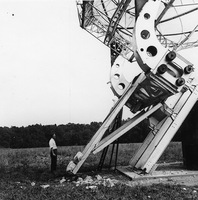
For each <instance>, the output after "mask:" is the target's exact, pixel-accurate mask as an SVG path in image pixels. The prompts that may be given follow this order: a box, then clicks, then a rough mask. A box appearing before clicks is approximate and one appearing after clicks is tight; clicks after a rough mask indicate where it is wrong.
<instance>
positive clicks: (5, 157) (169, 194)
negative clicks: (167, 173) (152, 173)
mask: <svg viewBox="0 0 198 200" xmlns="http://www.w3.org/2000/svg"><path fill="white" fill-rule="evenodd" d="M138 146H139V144H121V145H120V146H119V155H118V165H127V164H128V161H129V160H130V158H131V156H132V155H133V153H134V152H135V150H136V149H137V148H138ZM82 149H83V147H81V146H75V147H59V155H58V169H57V173H56V176H53V175H52V174H51V173H50V171H49V166H50V157H49V149H48V148H36V149H1V153H0V177H1V179H0V199H81V200H82V199H123V200H124V199H185V198H186V199H189V198H191V199H193V198H194V199H196V198H198V197H197V193H196V192H195V191H196V189H197V190H198V186H197V188H196V187H187V189H185V190H184V189H183V186H180V185H170V184H168V183H167V184H157V185H156V184H155V186H154V187H153V186H152V185H150V186H141V185H136V186H134V187H129V186H127V185H126V184H123V181H122V182H121V181H120V182H118V183H117V184H115V186H114V187H105V186H104V185H99V186H98V187H97V190H89V189H86V186H85V185H80V186H78V187H77V186H76V185H75V183H74V182H72V181H64V182H63V183H60V180H61V179H62V178H63V177H64V176H65V169H66V166H67V164H68V162H69V161H70V160H71V159H72V158H73V156H74V155H75V154H76V152H78V151H81V150H82ZM99 160H100V155H99V154H96V155H93V154H92V155H90V156H89V158H88V159H87V161H86V163H85V164H84V165H83V167H82V169H81V171H80V173H79V174H80V176H81V177H82V178H85V177H86V176H87V175H93V176H94V175H96V174H98V173H99V172H96V171H95V170H96V168H97V165H98V163H99ZM175 161H182V153H181V145H180V143H171V144H170V145H169V147H168V148H167V150H166V151H165V152H164V154H163V155H162V156H161V158H160V160H159V162H175ZM107 163H108V162H107ZM99 174H100V175H101V176H107V172H106V171H105V172H100V173H99ZM108 176H109V177H111V178H113V177H116V178H117V179H118V180H126V178H125V177H123V176H122V175H120V174H118V173H117V172H114V171H111V172H108ZM66 179H67V177H66ZM45 186H46V188H45Z"/></svg>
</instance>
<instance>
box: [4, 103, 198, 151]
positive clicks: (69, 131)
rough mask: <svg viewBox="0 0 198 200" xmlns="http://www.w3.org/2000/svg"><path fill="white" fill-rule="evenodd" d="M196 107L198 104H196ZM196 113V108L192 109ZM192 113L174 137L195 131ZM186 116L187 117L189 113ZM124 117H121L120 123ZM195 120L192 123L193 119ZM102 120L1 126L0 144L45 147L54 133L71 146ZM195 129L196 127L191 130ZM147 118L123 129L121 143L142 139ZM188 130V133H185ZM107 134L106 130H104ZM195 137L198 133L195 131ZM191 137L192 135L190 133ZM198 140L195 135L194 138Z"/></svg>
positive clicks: (59, 142) (86, 137)
mask: <svg viewBox="0 0 198 200" xmlns="http://www.w3.org/2000/svg"><path fill="white" fill-rule="evenodd" d="M197 108H198V106H197ZM194 111H195V113H196V115H197V113H198V109H196V110H194ZM196 115H195V114H193V115H191V118H190V119H188V121H187V120H185V121H187V122H185V123H183V125H182V127H181V128H180V129H179V131H178V132H177V134H176V135H175V137H174V138H173V140H174V141H181V137H182V134H181V133H182V132H189V131H188V130H189V127H191V129H192V131H191V132H198V127H196V128H195V127H194V125H192V124H191V122H192V119H194V120H196V119H197V116H196ZM188 118H189V117H188ZM126 121H127V120H122V124H123V123H125V122H126ZM194 124H195V123H194ZM101 125H102V122H91V123H90V124H74V123H68V124H66V125H56V124H55V125H41V124H35V125H30V126H27V127H23V126H22V127H16V126H12V127H10V128H9V127H0V147H4V148H34V147H47V146H48V142H49V140H50V137H51V134H52V133H56V136H57V139H56V142H57V145H58V146H73V145H86V144H87V143H88V142H89V140H90V139H91V138H92V136H93V135H94V134H95V133H96V131H97V130H98V129H99V128H100V126H101ZM194 129H196V130H194ZM149 131H150V129H149V122H148V120H146V119H145V120H144V121H142V122H141V123H139V124H138V125H137V126H136V127H134V128H133V129H131V130H130V131H128V132H127V133H125V134H124V135H123V136H122V137H120V138H119V142H120V143H137V142H143V140H144V139H145V138H146V136H147V135H148V133H149ZM188 134H189V133H188ZM106 135H107V134H106ZM194 135H196V137H198V134H194ZM190 138H192V137H190ZM196 141H198V138H197V140H196Z"/></svg>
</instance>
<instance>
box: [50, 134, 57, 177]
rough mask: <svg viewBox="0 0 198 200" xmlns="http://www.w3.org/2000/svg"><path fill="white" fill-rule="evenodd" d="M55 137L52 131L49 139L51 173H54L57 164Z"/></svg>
mask: <svg viewBox="0 0 198 200" xmlns="http://www.w3.org/2000/svg"><path fill="white" fill-rule="evenodd" d="M55 139H56V134H55V133H53V134H52V137H51V139H50V141H49V147H50V157H51V173H54V171H55V170H56V165H57V146H56V141H55Z"/></svg>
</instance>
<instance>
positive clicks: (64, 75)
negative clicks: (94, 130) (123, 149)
mask: <svg viewBox="0 0 198 200" xmlns="http://www.w3.org/2000/svg"><path fill="white" fill-rule="evenodd" d="M13 15H14V16H13ZM109 70H110V55H109V49H108V48H107V47H105V46H104V45H103V44H102V43H100V42H99V41H98V40H96V39H95V38H94V37H92V36H91V35H90V34H88V33H87V32H86V31H84V30H82V29H81V28H80V27H79V24H78V17H77V9H76V4H75V1H74V0H15V1H11V0H5V1H2V0H0V94H1V98H0V126H27V125H32V124H36V123H38V124H42V125H48V124H57V125H58V124H67V123H69V122H71V123H90V122H92V121H103V120H104V118H105V117H106V115H107V114H108V112H109V110H110V108H111V106H112V105H113V101H112V98H113V94H112V92H111V90H110V85H108V84H107V82H108V81H109Z"/></svg>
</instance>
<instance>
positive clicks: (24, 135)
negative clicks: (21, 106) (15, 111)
mask: <svg viewBox="0 0 198 200" xmlns="http://www.w3.org/2000/svg"><path fill="white" fill-rule="evenodd" d="M122 123H125V121H123V122H122ZM101 124H102V122H91V123H90V124H74V123H68V124H66V125H56V124H55V125H41V124H35V125H29V126H27V127H23V126H22V127H16V126H12V127H10V128H9V127H0V147H4V148H34V147H47V146H48V142H49V140H50V137H51V134H52V133H56V136H57V138H56V142H57V145H59V146H73V145H86V144H87V143H88V142H89V140H90V139H91V138H92V136H93V135H94V134H95V133H96V131H97V130H98V129H99V128H100V126H101ZM147 134H148V126H147V123H146V121H144V122H143V123H140V124H139V125H138V126H136V127H135V128H133V129H132V130H131V131H129V132H128V133H126V134H124V136H123V137H121V138H120V142H121V143H129V142H141V141H142V140H143V139H144V138H145V136H146V135H147Z"/></svg>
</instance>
